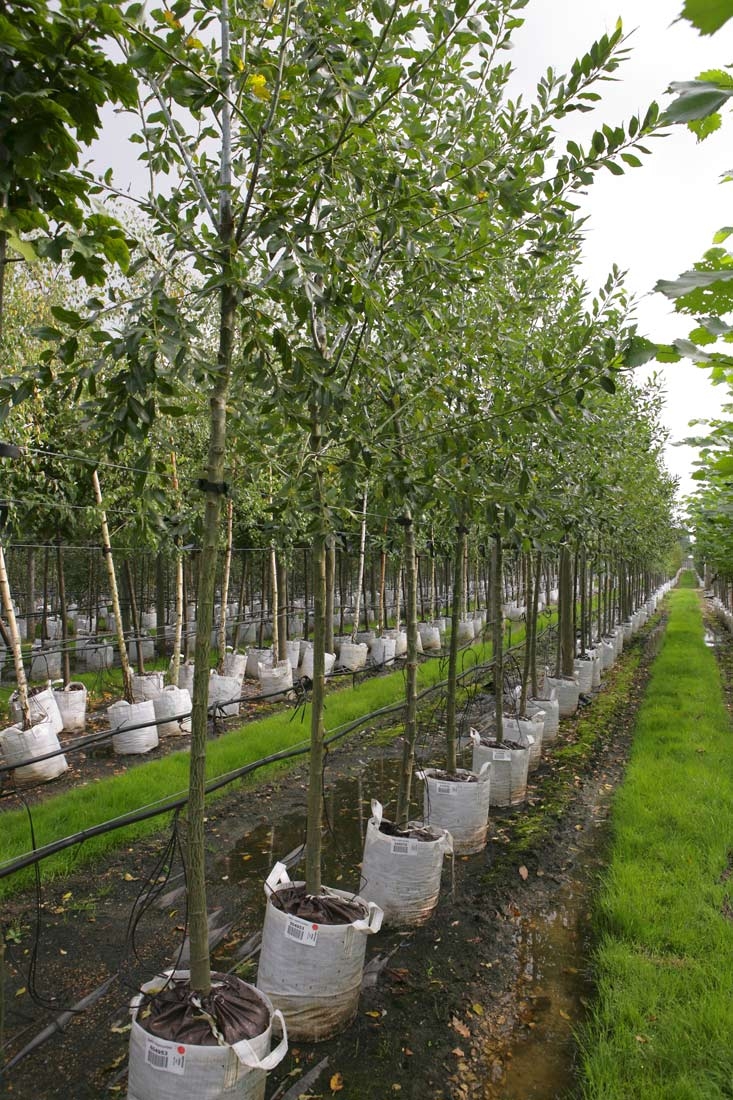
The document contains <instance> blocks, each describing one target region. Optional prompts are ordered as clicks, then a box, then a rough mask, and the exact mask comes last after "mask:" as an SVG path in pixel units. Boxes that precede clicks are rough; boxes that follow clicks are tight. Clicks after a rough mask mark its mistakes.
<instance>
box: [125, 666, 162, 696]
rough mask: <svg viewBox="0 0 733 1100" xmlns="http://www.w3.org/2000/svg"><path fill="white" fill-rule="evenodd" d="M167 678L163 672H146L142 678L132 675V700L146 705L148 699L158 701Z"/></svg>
mask: <svg viewBox="0 0 733 1100" xmlns="http://www.w3.org/2000/svg"><path fill="white" fill-rule="evenodd" d="M164 684H165V676H164V675H163V673H162V672H145V673H143V674H142V675H141V676H140V675H138V674H137V673H133V675H132V698H133V700H134V701H135V702H136V703H144V702H145V700H146V699H153V700H155V699H157V698H158V696H159V695H160V694H161V692H162V691H163V685H164Z"/></svg>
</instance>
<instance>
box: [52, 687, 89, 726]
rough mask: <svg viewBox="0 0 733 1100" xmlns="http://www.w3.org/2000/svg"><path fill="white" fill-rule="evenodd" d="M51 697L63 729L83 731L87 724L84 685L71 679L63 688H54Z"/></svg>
mask: <svg viewBox="0 0 733 1100" xmlns="http://www.w3.org/2000/svg"><path fill="white" fill-rule="evenodd" d="M53 697H54V699H55V700H56V706H57V707H58V708H59V714H60V715H61V721H62V722H63V729H64V731H65V732H66V733H83V731H84V730H85V729H86V724H87V689H86V685H85V684H82V683H76V682H73V681H72V683H70V684H68V686H67V687H65V688H54V689H53Z"/></svg>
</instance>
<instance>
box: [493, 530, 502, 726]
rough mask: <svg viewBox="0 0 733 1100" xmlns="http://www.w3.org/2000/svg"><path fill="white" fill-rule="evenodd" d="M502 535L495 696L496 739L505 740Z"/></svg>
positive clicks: (497, 559)
mask: <svg viewBox="0 0 733 1100" xmlns="http://www.w3.org/2000/svg"><path fill="white" fill-rule="evenodd" d="M502 559H503V555H502V546H501V535H497V536H496V538H495V539H494V564H493V569H492V573H493V579H494V630H493V633H494V654H493V656H494V697H495V701H496V707H495V716H496V740H497V742H498V743H499V744H501V743H502V741H503V740H504V613H503V611H502V608H503V606H504V584H503V570H504V563H503V560H502Z"/></svg>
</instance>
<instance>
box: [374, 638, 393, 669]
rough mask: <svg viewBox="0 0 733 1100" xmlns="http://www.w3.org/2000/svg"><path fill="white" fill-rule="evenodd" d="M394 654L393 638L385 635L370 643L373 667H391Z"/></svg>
mask: <svg viewBox="0 0 733 1100" xmlns="http://www.w3.org/2000/svg"><path fill="white" fill-rule="evenodd" d="M395 653H396V643H395V639H394V638H390V637H388V636H387V635H384V636H382V637H381V638H375V639H374V641H373V642H372V661H373V663H374V664H375V665H393V664H394V659H395Z"/></svg>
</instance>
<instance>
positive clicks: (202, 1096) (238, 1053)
mask: <svg viewBox="0 0 733 1100" xmlns="http://www.w3.org/2000/svg"><path fill="white" fill-rule="evenodd" d="M173 976H174V977H176V978H186V977H188V971H176V972H175V974H174V975H173ZM167 978H168V975H167V974H165V975H162V977H160V978H156V979H155V980H154V981H152V982H146V984H145V985H144V986H143V987H142V989H143V992H144V993H154V992H155V991H156V990H158V989H162V988H163V985H164V984H165V982H166V980H167ZM257 993H258V994H259V996H260V997H261V998H262V1000H263V1001H264V1003H265V1006H266V1008H268V1009H269V1012H270V1022H269V1024H268V1026H267V1028H266V1030H265V1031H263V1032H262V1034H261V1035H256V1036H255V1037H254V1038H253V1039H242V1040H241V1042H239V1043H234V1044H233V1045H232V1046H229V1045H228V1044H227V1043H223V1042H222V1043H221V1045H219V1046H195V1045H192V1044H189V1043H186V1044H184V1043H172V1042H168V1041H167V1040H165V1039H158V1038H157V1036H155V1035H150V1034H149V1033H148V1032H147V1031H145V1029H144V1028H142V1027H141V1026H140V1024H139V1023H138V1022H137V1010H138V1006H139V1004H140V1002H141V1000H142V994H138V995H137V996H136V997H135V998H134V999H133V1001H132V1003H131V1005H130V1010H131V1013H132V1029H131V1031H130V1068H129V1073H128V1084H127V1100H219V1098H220V1097H222V1098H225V1100H264V1097H265V1085H266V1081H267V1074H268V1072H269V1071H270V1070H271V1069H275V1067H276V1066H278V1065H279V1064H280V1062H282V1060H283V1058H284V1057H285V1055H286V1053H287V1050H288V1033H287V1028H286V1026H285V1021H284V1020H283V1016H282V1013H281V1012H279V1011H278V1010H277V1009H273V1007H272V1004H271V1003H270V1000H269V998H268V997H267V996H266V995H265V994H264V993H262V992H261V991H260V990H257ZM274 1020H277V1021H279V1024H280V1027H281V1028H282V1033H283V1034H282V1038H281V1040H280V1042H279V1043H278V1045H277V1046H276V1047H275V1049H274V1050H271V1049H270V1046H271V1043H272V1024H273V1021H274Z"/></svg>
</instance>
